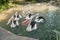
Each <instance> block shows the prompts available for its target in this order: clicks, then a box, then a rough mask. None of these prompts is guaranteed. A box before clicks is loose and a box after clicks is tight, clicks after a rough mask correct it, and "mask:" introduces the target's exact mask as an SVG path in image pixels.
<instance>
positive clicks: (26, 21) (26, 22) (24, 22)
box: [22, 20, 30, 26]
mask: <svg viewBox="0 0 60 40" xmlns="http://www.w3.org/2000/svg"><path fill="white" fill-rule="evenodd" d="M29 23H30V20H25V21H23V22H22V26H25V25H27V24H29Z"/></svg>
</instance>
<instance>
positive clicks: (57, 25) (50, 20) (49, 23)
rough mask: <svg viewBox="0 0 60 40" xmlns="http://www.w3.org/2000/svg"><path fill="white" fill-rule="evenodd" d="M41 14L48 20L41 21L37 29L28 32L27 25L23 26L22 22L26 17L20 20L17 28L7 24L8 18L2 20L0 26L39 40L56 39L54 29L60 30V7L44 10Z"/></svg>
mask: <svg viewBox="0 0 60 40" xmlns="http://www.w3.org/2000/svg"><path fill="white" fill-rule="evenodd" d="M40 16H43V17H44V18H45V19H46V22H45V23H39V24H38V29H37V30H36V31H32V32H27V31H26V27H27V25H26V26H24V27H22V26H21V22H22V21H24V19H21V20H20V21H19V24H20V25H19V26H17V27H16V28H11V27H10V26H9V25H8V26H7V25H6V23H7V20H6V21H3V22H1V23H0V26H2V27H3V28H5V29H7V30H9V31H11V32H12V33H14V34H16V35H19V36H26V37H31V38H36V39H39V40H56V34H55V33H54V32H53V30H54V29H57V30H59V31H60V9H59V10H56V11H47V12H45V11H44V12H42V13H40Z"/></svg>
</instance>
